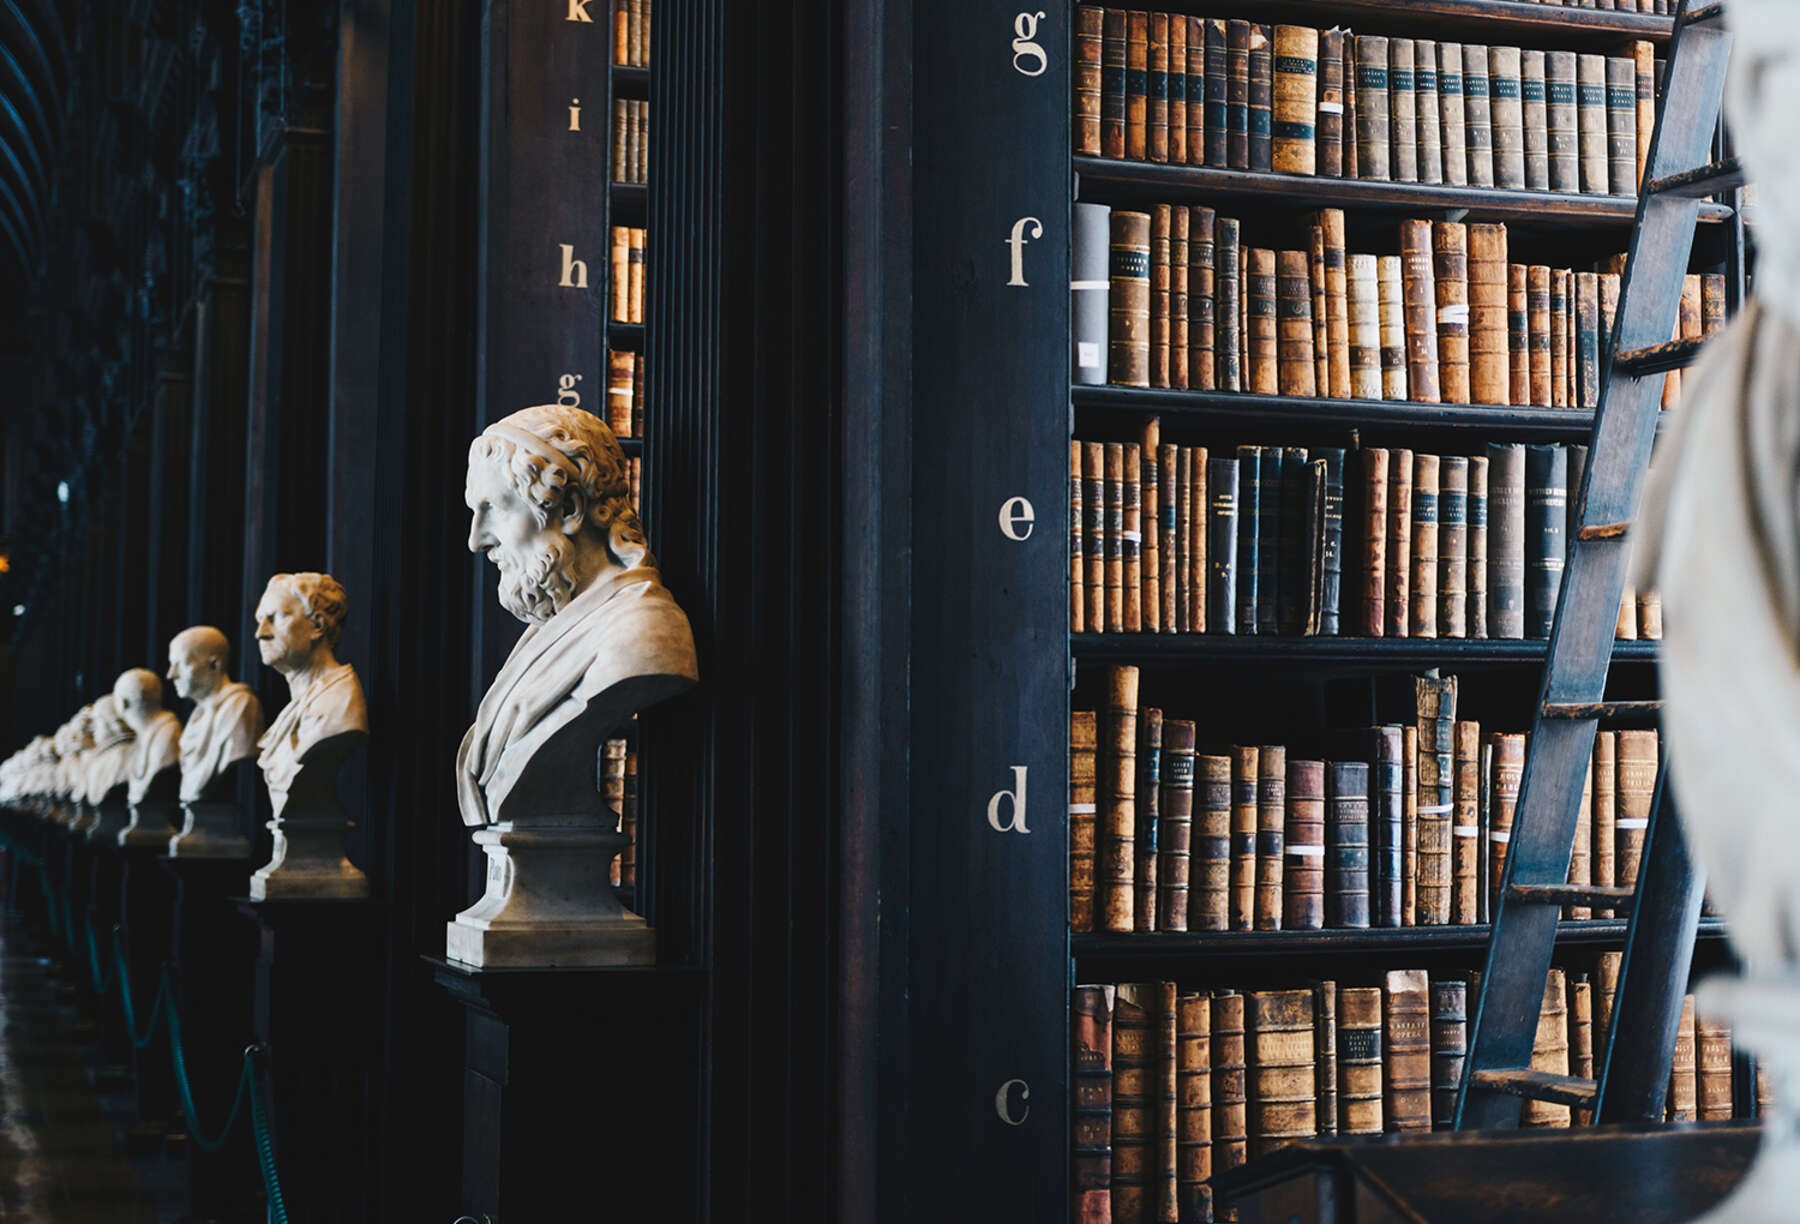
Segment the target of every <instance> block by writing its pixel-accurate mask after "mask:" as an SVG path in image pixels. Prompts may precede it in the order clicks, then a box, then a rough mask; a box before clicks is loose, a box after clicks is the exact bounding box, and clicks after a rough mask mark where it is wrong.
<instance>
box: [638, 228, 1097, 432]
mask: <svg viewBox="0 0 1800 1224" xmlns="http://www.w3.org/2000/svg"><path fill="white" fill-rule="evenodd" d="M1111 231H1112V209H1111V208H1109V207H1107V206H1106V205H1105V204H1077V205H1075V232H1074V235H1073V249H1072V251H1071V257H1070V271H1071V273H1072V275H1071V276H1070V278H1069V282H1070V283H1069V295H1070V298H1071V303H1070V305H1071V312H1070V313H1071V315H1072V316H1073V318H1072V323H1073V325H1074V333H1075V334H1074V357H1075V369H1074V374H1073V378H1074V380H1075V382H1077V383H1080V384H1083V385H1089V386H1097V385H1102V384H1104V383H1105V382H1106V358H1107V349H1108V347H1109V343H1108V332H1107V328H1108V325H1109V324H1108V312H1109V309H1110V306H1111V298H1112V294H1111V288H1112V282H1111V280H1110V279H1109V278H1110V275H1111V273H1110V271H1109V269H1108V266H1107V265H1108V261H1109V259H1110V257H1111V253H1112V232H1111ZM625 355H626V356H631V355H632V354H625ZM613 432H615V433H617V432H618V431H617V430H614V431H613Z"/></svg>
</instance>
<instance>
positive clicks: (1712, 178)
mask: <svg viewBox="0 0 1800 1224" xmlns="http://www.w3.org/2000/svg"><path fill="white" fill-rule="evenodd" d="M1743 185H1744V167H1743V163H1741V162H1740V161H1738V159H1737V158H1735V157H1727V158H1725V159H1724V160H1723V161H1716V162H1711V163H1708V164H1707V165H1704V166H1696V167H1695V168H1694V169H1692V170H1683V171H1682V172H1681V173H1680V174H1671V175H1668V176H1667V177H1665V178H1659V179H1652V180H1651V181H1650V182H1649V183H1648V184H1647V185H1645V187H1644V194H1645V195H1666V196H1677V197H1685V198H1688V199H1693V198H1696V197H1699V196H1709V195H1717V194H1719V193H1720V192H1723V191H1730V190H1732V189H1733V188H1734V187H1742V186H1743Z"/></svg>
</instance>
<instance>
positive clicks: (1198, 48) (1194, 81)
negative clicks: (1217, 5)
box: [1183, 17, 1206, 166]
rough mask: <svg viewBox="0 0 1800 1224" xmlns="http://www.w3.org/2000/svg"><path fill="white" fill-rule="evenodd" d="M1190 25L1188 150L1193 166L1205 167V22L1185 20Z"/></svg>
mask: <svg viewBox="0 0 1800 1224" xmlns="http://www.w3.org/2000/svg"><path fill="white" fill-rule="evenodd" d="M1183 20H1184V21H1185V22H1186V23H1187V61H1186V62H1187V75H1186V78H1185V82H1184V84H1185V88H1186V91H1187V146H1186V148H1185V150H1184V154H1185V156H1186V158H1187V164H1188V165H1190V166H1203V165H1205V164H1206V20H1205V18H1202V17H1186V18H1183Z"/></svg>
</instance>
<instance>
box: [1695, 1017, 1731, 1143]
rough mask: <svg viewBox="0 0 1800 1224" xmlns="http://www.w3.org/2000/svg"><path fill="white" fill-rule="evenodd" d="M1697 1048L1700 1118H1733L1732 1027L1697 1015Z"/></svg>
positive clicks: (1703, 1120)
mask: <svg viewBox="0 0 1800 1224" xmlns="http://www.w3.org/2000/svg"><path fill="white" fill-rule="evenodd" d="M1683 1010H1684V1011H1685V1010H1686V1008H1685V1006H1684V1008H1683ZM1684 1019H1685V1017H1684ZM1694 1051H1695V1064H1696V1066H1697V1067H1698V1071H1697V1074H1696V1076H1695V1079H1696V1081H1697V1089H1698V1090H1697V1093H1696V1098H1697V1103H1698V1105H1699V1117H1700V1121H1702V1122H1722V1121H1724V1120H1726V1119H1727V1118H1730V1117H1731V1026H1730V1025H1729V1024H1726V1023H1724V1022H1722V1021H1719V1020H1714V1019H1712V1018H1711V1017H1710V1016H1700V1015H1696V1016H1695V1017H1694Z"/></svg>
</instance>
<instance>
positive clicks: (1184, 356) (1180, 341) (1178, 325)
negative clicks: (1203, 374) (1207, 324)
mask: <svg viewBox="0 0 1800 1224" xmlns="http://www.w3.org/2000/svg"><path fill="white" fill-rule="evenodd" d="M1192 215H1193V214H1192V213H1191V212H1190V211H1189V209H1187V208H1186V207H1184V206H1183V205H1180V204H1177V205H1175V206H1174V208H1173V209H1171V210H1170V213H1169V386H1171V387H1173V388H1175V390H1177V391H1186V390H1187V389H1188V353H1189V351H1190V345H1191V344H1192V339H1191V338H1190V337H1189V335H1188V312H1189V295H1188V272H1189V269H1190V267H1191V263H1190V261H1191V258H1192V257H1191V255H1190V254H1189V251H1188V242H1189V225H1190V224H1191V220H1192Z"/></svg>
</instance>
